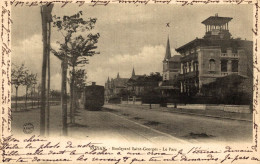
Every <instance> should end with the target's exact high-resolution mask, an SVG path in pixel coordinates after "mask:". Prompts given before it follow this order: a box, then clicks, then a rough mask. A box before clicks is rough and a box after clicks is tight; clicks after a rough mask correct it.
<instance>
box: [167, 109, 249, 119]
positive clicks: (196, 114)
mask: <svg viewBox="0 0 260 164" xmlns="http://www.w3.org/2000/svg"><path fill="white" fill-rule="evenodd" d="M179 109H180V108H179ZM167 112H170V113H179V114H188V115H195V116H203V117H211V118H221V119H228V120H237V121H247V122H252V120H247V119H236V118H231V117H221V116H213V115H205V114H198V113H188V112H178V111H169V110H167Z"/></svg>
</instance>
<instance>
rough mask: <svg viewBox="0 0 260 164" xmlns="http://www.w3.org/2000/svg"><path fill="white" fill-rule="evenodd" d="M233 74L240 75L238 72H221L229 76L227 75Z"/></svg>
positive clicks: (222, 74)
mask: <svg viewBox="0 0 260 164" xmlns="http://www.w3.org/2000/svg"><path fill="white" fill-rule="evenodd" d="M231 74H236V75H238V72H221V76H227V75H231Z"/></svg>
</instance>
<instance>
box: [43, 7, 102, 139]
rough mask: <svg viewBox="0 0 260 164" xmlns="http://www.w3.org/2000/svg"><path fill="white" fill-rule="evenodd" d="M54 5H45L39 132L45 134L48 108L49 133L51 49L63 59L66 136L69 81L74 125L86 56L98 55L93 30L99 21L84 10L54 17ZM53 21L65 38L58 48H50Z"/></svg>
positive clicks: (84, 78) (82, 83)
mask: <svg viewBox="0 0 260 164" xmlns="http://www.w3.org/2000/svg"><path fill="white" fill-rule="evenodd" d="M52 8H53V5H52V6H46V5H45V6H42V7H41V15H42V29H43V65H42V84H43V85H42V89H41V90H42V94H41V100H42V107H41V114H40V115H41V117H40V133H41V135H45V111H46V110H47V112H46V113H47V133H48V118H49V116H48V113H49V105H47V108H46V107H45V104H44V103H45V101H46V99H47V100H48V97H47V98H46V97H45V96H46V95H45V94H44V92H45V83H46V71H47V70H48V81H47V86H48V87H47V88H48V89H47V92H49V85H50V80H49V79H50V52H51V53H52V54H54V55H55V56H56V57H57V58H58V59H59V60H60V61H61V69H62V71H61V75H62V79H61V104H62V134H63V135H67V104H68V103H67V102H68V101H67V89H66V88H67V87H66V86H67V82H68V83H69V86H70V103H69V104H70V115H69V116H70V123H71V124H75V110H76V102H77V101H76V100H77V99H78V95H79V94H77V92H79V91H82V90H83V88H84V86H85V80H86V72H85V70H84V69H81V68H82V67H84V66H85V65H86V64H88V59H87V57H89V56H93V55H95V54H98V52H96V51H95V49H96V48H97V46H96V43H97V42H98V39H99V37H100V35H99V33H96V34H93V33H91V30H92V29H93V28H94V25H95V23H96V21H97V19H96V18H89V19H87V20H84V19H83V17H82V15H83V12H82V11H79V12H78V13H76V14H74V15H71V16H66V15H65V16H63V17H59V16H56V15H54V16H52V15H51V11H52ZM51 23H52V24H53V27H54V28H55V29H56V30H57V31H58V32H60V34H61V36H63V39H62V40H61V39H59V40H58V41H56V42H57V43H58V44H59V48H58V49H54V48H51V46H50V38H51V37H50V35H51ZM69 68H70V70H71V71H70V72H69V75H70V78H69V79H68V78H67V70H68V69H69Z"/></svg>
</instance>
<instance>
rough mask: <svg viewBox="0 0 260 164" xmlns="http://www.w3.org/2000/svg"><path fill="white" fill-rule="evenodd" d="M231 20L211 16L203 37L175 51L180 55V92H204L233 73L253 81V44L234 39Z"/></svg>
mask: <svg viewBox="0 0 260 164" xmlns="http://www.w3.org/2000/svg"><path fill="white" fill-rule="evenodd" d="M231 20H232V18H230V17H220V16H218V14H216V15H215V16H210V17H209V18H207V19H206V20H204V21H202V24H204V25H205V30H206V31H205V35H204V37H203V38H196V39H194V40H192V41H190V42H188V43H186V44H185V45H183V46H181V47H179V48H176V51H177V52H178V53H180V54H181V58H180V62H181V67H180V69H181V70H180V74H179V76H178V81H179V85H180V92H181V93H187V94H190V93H196V94H198V93H201V89H202V86H203V85H205V84H209V83H211V82H214V81H215V80H216V79H217V78H221V77H224V76H227V75H231V74H235V75H238V76H241V77H243V78H252V70H253V68H252V67H253V63H252V58H253V53H252V51H253V42H252V41H248V40H242V39H240V38H236V39H235V38H232V37H231V36H232V35H231V33H230V32H229V28H228V24H229V22H230V21H231Z"/></svg>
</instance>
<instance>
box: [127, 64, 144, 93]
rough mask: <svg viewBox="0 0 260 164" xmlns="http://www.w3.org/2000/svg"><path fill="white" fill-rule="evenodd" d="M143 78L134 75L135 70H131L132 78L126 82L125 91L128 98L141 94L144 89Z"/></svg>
mask: <svg viewBox="0 0 260 164" xmlns="http://www.w3.org/2000/svg"><path fill="white" fill-rule="evenodd" d="M144 83H145V76H144V75H136V74H135V69H134V68H133V71H132V76H131V77H130V78H129V80H128V81H127V90H128V92H129V94H130V96H139V95H141V94H142V93H143V91H144V88H145V84H144Z"/></svg>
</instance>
